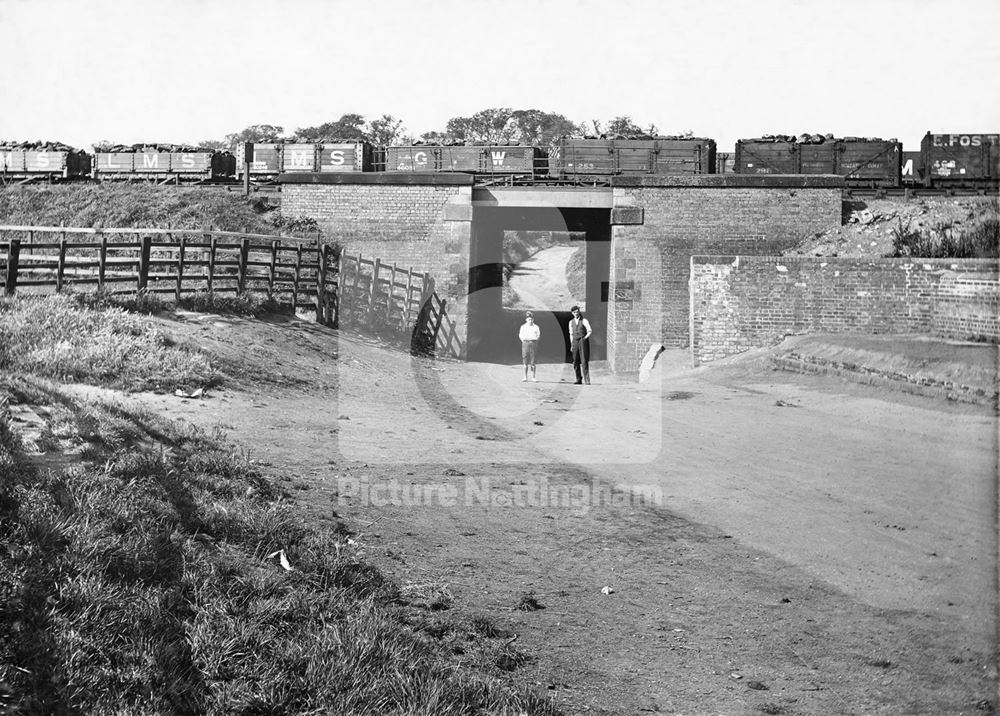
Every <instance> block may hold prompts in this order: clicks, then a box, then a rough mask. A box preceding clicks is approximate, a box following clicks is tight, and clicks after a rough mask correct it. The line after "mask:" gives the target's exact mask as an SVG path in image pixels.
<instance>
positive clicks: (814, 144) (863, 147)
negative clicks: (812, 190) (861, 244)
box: [733, 134, 903, 188]
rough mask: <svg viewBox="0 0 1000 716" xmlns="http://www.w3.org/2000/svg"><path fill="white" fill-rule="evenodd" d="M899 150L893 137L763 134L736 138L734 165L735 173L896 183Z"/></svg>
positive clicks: (868, 184) (850, 184)
mask: <svg viewBox="0 0 1000 716" xmlns="http://www.w3.org/2000/svg"><path fill="white" fill-rule="evenodd" d="M902 152H903V145H902V144H900V143H899V142H898V141H896V140H895V139H888V140H886V139H877V138H861V137H842V138H836V137H834V136H833V135H832V134H826V135H822V134H801V135H798V136H789V135H781V134H778V135H765V136H763V137H759V138H756V139H740V140H738V141H737V142H736V159H735V162H734V164H733V169H734V171H735V172H736V173H737V174H836V175H839V176H842V177H844V181H845V183H846V184H847V186H848V187H856V188H861V187H868V188H886V187H897V186H899V185H900V168H901V166H902V164H901V163H902Z"/></svg>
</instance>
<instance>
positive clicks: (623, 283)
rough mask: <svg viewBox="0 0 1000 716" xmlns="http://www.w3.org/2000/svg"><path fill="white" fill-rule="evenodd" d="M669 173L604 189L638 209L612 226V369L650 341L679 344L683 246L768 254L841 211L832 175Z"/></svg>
mask: <svg viewBox="0 0 1000 716" xmlns="http://www.w3.org/2000/svg"><path fill="white" fill-rule="evenodd" d="M679 179H680V178H675V180H674V183H675V184H677V185H674V186H634V187H633V186H622V187H616V188H615V189H614V207H615V210H622V209H625V208H629V207H631V208H637V209H641V210H642V217H643V221H642V223H641V224H631V225H615V226H613V227H612V256H611V282H612V285H611V290H610V291H609V294H610V295H609V297H610V298H611V301H610V302H609V308H608V338H609V340H608V353H609V355H608V358H609V361H610V363H611V367H612V368H613V370H615V371H616V372H620V373H633V372H636V371H638V368H639V363H640V362H641V360H642V357H643V356H644V355H645V353H646V351H648V349H649V347H650V346H651V345H654V344H660V343H662V344H664V345H668V346H678V347H684V346H687V345H689V340H690V338H689V329H690V325H689V324H690V322H689V316H688V310H689V304H690V300H689V287H688V286H689V279H690V259H691V256H693V255H699V254H736V253H739V254H761V255H766V254H776V253H779V252H780V251H782V250H783V249H785V248H788V247H791V246H794V245H796V244H797V243H798V242H799V241H800V240H801V239H803V238H805V237H808V236H811V235H814V234H816V233H819V232H822V231H825V230H827V229H829V228H831V227H834V226H838V225H839V224H840V221H841V209H842V207H841V204H842V197H841V187H840V184H839V183H838V182H833V181H822V180H820V181H817V182H816V183H817V184H819V186H808V185H807V184H808V181H803V178H801V177H798V178H797V180H798V183H797V184H796V185H794V186H783V185H781V184H782V182H781V178H780V177H775V178H769V180H771V181H770V182H760V185H753V186H739V185H737V184H739V183H740V182H738V181H735V180H733V179H732V177H726V179H727V181H722V179H723V177H714V176H705V177H698V178H697V179H699V180H700V181H697V182H695V181H693V180H691V181H689V182H686V183H688V184H691V185H685V182H683V181H678V180H679ZM748 179H756V177H749V178H748ZM826 179H829V178H826ZM748 183H752V182H748Z"/></svg>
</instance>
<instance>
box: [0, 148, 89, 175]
mask: <svg viewBox="0 0 1000 716" xmlns="http://www.w3.org/2000/svg"><path fill="white" fill-rule="evenodd" d="M90 167H91V156H90V155H89V154H87V153H86V152H84V151H83V150H82V149H74V148H73V147H70V146H68V145H66V144H61V143H59V142H2V143H0V181H2V183H4V184H14V183H20V184H27V183H30V182H40V181H41V182H54V181H62V180H67V179H83V178H87V177H89V176H90Z"/></svg>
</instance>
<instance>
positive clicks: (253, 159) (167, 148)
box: [0, 132, 1000, 191]
mask: <svg viewBox="0 0 1000 716" xmlns="http://www.w3.org/2000/svg"><path fill="white" fill-rule="evenodd" d="M331 172H390V173H391V172H397V173H398V172H430V173H435V172H463V173H468V174H473V175H475V176H476V177H477V179H478V180H479V181H483V182H489V181H521V182H526V183H530V182H571V183H572V182H579V183H591V182H600V181H608V180H609V179H610V178H611V177H614V176H636V175H639V176H641V175H685V174H715V173H724V172H732V173H735V174H754V175H761V174H834V175H840V176H843V177H844V180H845V184H846V186H847V187H848V188H871V189H893V188H900V187H925V188H931V189H945V190H949V189H959V188H961V189H976V190H987V191H996V190H997V188H998V179H1000V134H997V133H982V134H932V133H930V132H928V133H927V135H926V136H925V137H924V138H923V140H922V141H921V145H920V151H919V152H916V151H913V152H911V151H904V150H903V146H902V144H901V143H900V142H898V141H896V140H895V139H889V140H883V139H876V138H859V137H842V138H837V137H834V136H833V135H809V134H804V135H798V136H786V135H767V136H764V137H760V138H756V139H740V140H738V141H737V142H736V146H735V152H733V153H731V154H730V153H725V154H723V153H717V151H716V143H715V141H714V140H713V139H708V138H704V137H688V136H685V137H640V138H636V137H631V138H573V137H563V138H561V139H559V140H557V141H556V142H555V143H553V145H552V146H550V147H546V148H542V147H537V146H524V145H516V144H488V145H472V144H461V145H431V144H412V145H402V146H386V147H379V146H373V145H371V144H370V143H368V142H364V141H339V142H322V143H294V142H280V143H254V144H250V143H247V144H242V145H240V146H239V147H238V148H237V151H236V154H235V156H234V155H233V154H231V153H229V152H224V151H223V152H220V151H214V150H207V149H201V148H197V147H188V146H183V145H128V146H116V147H110V148H107V147H106V148H102V149H101V150H99V151H97V152H94V153H93V154H88V153H86V152H83V151H80V150H77V149H73V148H71V147H68V146H65V145H58V144H31V145H29V144H0V181H2V182H3V183H5V184H10V183H26V182H33V181H49V182H52V181H62V180H72V179H91V180H97V181H137V180H138V181H147V182H155V183H173V184H181V183H193V184H225V183H233V182H237V181H242V180H243V179H244V175H247V176H248V178H249V179H250V180H251V181H253V182H255V183H266V182H275V181H277V180H278V177H279V176H280V175H282V174H301V173H331Z"/></svg>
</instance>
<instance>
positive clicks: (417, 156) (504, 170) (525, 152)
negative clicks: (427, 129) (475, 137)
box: [385, 144, 546, 176]
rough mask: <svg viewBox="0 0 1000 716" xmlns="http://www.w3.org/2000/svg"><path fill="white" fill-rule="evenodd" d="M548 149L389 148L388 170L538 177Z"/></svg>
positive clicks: (473, 146) (490, 146) (511, 146)
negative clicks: (545, 150)
mask: <svg viewBox="0 0 1000 716" xmlns="http://www.w3.org/2000/svg"><path fill="white" fill-rule="evenodd" d="M545 167H546V164H545V152H544V151H543V150H542V149H541V148H540V147H534V146H526V145H523V144H454V145H448V144H440V145H438V144H413V145H403V146H395V147H386V148H385V171H389V172H465V173H468V174H486V175H490V174H497V175H505V176H514V175H516V176H534V175H536V174H543V173H544V172H545Z"/></svg>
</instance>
